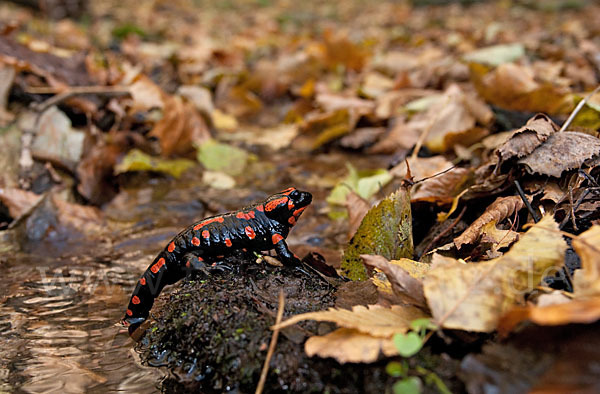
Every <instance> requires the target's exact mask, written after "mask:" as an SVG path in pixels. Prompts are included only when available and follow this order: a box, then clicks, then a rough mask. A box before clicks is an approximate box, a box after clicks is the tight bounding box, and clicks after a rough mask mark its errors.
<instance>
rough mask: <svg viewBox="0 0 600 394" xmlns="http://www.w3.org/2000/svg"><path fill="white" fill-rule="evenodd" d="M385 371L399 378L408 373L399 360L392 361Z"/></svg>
mask: <svg viewBox="0 0 600 394" xmlns="http://www.w3.org/2000/svg"><path fill="white" fill-rule="evenodd" d="M385 372H387V374H388V375H390V376H391V377H393V378H399V377H400V376H404V375H406V370H405V368H404V366H403V365H402V364H401V363H399V362H398V361H390V362H389V363H388V365H386V366H385Z"/></svg>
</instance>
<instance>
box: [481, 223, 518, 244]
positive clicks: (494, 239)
mask: <svg viewBox="0 0 600 394" xmlns="http://www.w3.org/2000/svg"><path fill="white" fill-rule="evenodd" d="M518 239H519V233H517V232H516V231H513V230H500V229H499V228H497V227H496V221H495V220H492V221H491V222H489V223H487V224H485V225H484V226H483V228H482V229H481V240H480V241H481V243H490V244H492V245H493V246H492V248H493V249H494V250H498V249H500V248H507V247H509V246H510V245H512V244H513V243H515V242H516V241H517V240H518Z"/></svg>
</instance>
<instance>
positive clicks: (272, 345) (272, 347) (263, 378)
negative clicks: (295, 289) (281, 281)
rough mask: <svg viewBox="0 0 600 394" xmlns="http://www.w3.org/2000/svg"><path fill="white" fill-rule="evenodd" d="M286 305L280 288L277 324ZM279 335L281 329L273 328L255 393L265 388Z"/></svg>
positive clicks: (259, 393)
mask: <svg viewBox="0 0 600 394" xmlns="http://www.w3.org/2000/svg"><path fill="white" fill-rule="evenodd" d="M284 306H285V298H284V296H283V290H280V291H279V308H278V310H277V319H276V320H275V324H276V325H278V324H279V323H281V319H282V318H283V308H284ZM278 337H279V329H278V328H276V329H275V330H273V336H272V337H271V343H269V350H268V351H267V358H266V359H265V363H264V365H263V368H262V371H261V373H260V380H259V381H258V385H257V386H256V391H255V394H261V393H262V391H263V389H264V388H265V381H266V380H267V373H268V372H269V363H270V362H271V357H273V353H274V352H275V345H277V338H278Z"/></svg>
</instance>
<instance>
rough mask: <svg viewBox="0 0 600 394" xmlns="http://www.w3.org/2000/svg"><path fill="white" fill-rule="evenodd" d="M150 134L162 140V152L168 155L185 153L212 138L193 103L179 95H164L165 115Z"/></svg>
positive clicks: (163, 154)
mask: <svg viewBox="0 0 600 394" xmlns="http://www.w3.org/2000/svg"><path fill="white" fill-rule="evenodd" d="M150 135H152V136H154V137H157V138H158V139H159V141H160V148H161V152H160V154H161V155H162V156H165V157H168V156H171V155H183V154H186V153H189V152H190V151H191V150H193V149H194V146H199V145H201V144H202V142H204V141H207V140H208V139H209V138H210V132H209V130H208V126H207V125H206V122H205V121H204V119H203V118H202V116H201V115H200V114H199V113H198V111H197V110H196V108H195V107H194V105H193V104H191V103H188V102H184V101H183V99H182V98H181V97H179V96H168V97H164V108H163V117H162V118H161V119H160V120H159V121H158V122H157V123H156V124H155V125H154V127H153V128H152V130H151V131H150Z"/></svg>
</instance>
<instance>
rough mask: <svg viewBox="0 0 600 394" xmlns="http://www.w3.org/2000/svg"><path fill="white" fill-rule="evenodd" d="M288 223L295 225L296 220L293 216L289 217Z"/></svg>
mask: <svg viewBox="0 0 600 394" xmlns="http://www.w3.org/2000/svg"><path fill="white" fill-rule="evenodd" d="M288 223H289V224H291V225H292V226H293V225H294V224H296V218H295V217H293V216H290V218H289V219H288Z"/></svg>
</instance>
